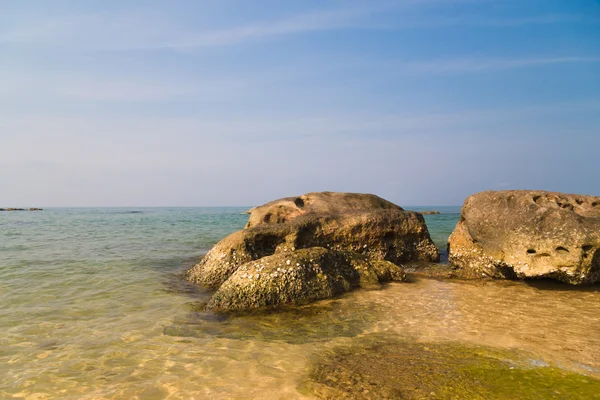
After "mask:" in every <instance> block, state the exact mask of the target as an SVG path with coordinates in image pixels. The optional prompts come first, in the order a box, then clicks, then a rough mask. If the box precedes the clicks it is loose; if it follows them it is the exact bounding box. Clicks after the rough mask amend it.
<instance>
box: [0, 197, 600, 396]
mask: <svg viewBox="0 0 600 400" xmlns="http://www.w3.org/2000/svg"><path fill="white" fill-rule="evenodd" d="M406 208H407V209H412V210H419V209H423V210H425V209H426V208H419V207H406ZM245 209H246V207H238V208H139V209H130V208H127V209H125V208H64V209H60V208H56V209H46V210H44V211H40V212H2V213H0V332H1V334H0V399H4V398H6V399H10V398H26V399H51V398H60V399H63V398H64V399H83V398H90V399H91V398H93V399H97V398H116V399H121V398H122V399H130V398H140V399H163V398H164V399H166V398H169V399H190V398H198V399H200V398H303V397H304V395H301V394H300V393H299V392H298V391H297V385H298V382H299V380H301V379H302V377H303V376H304V375H305V374H306V372H307V371H308V369H309V368H310V363H311V360H312V359H313V357H314V355H315V354H317V353H318V352H322V351H326V350H327V349H329V348H331V347H332V346H335V345H337V344H339V343H340V342H344V341H347V340H350V339H351V338H352V337H356V336H360V335H363V334H367V333H373V332H395V333H398V334H399V335H403V336H406V337H411V338H416V339H418V340H458V341H463V342H468V343H477V344H485V345H500V346H507V347H514V348H518V349H523V350H527V351H530V352H533V353H535V354H536V355H538V356H539V357H540V358H541V359H544V360H548V361H549V362H558V363H561V365H564V366H565V368H568V369H574V370H578V371H584V372H585V371H587V372H588V373H591V374H597V373H598V371H599V370H598V368H600V361H599V360H598V358H597V356H594V354H600V351H598V350H599V349H600V337H599V336H600V335H597V333H598V331H597V330H596V329H597V328H598V327H600V324H599V322H598V321H599V320H598V315H600V312H598V311H599V310H598V306H597V304H600V301H599V300H600V296H599V294H598V292H594V291H577V292H572V291H568V292H563V291H558V292H557V293H558V295H556V294H554V295H549V292H548V291H547V290H542V289H539V288H535V287H531V286H526V285H523V284H516V283H512V284H510V285H506V284H504V283H498V284H495V283H494V284H490V286H489V287H488V288H487V289H482V288H481V287H480V286H477V285H469V284H464V283H453V282H438V281H433V280H423V281H419V282H416V283H413V284H410V285H409V284H392V285H389V287H387V288H386V289H384V290H380V291H370V292H369V291H357V292H353V293H351V294H348V295H346V296H342V297H341V298H339V299H334V300H331V301H325V302H321V303H319V305H318V312H315V309H314V308H310V307H308V308H306V309H302V310H299V311H297V312H295V313H291V314H290V313H280V314H273V315H268V316H248V317H235V318H233V317H232V318H222V317H217V316H214V315H210V314H206V313H204V312H202V311H201V307H200V306H199V304H201V302H202V301H204V300H206V299H207V298H208V296H209V295H210V293H209V292H207V291H206V290H204V289H202V288H199V287H196V286H193V285H190V284H188V283H186V282H185V281H183V279H182V276H181V274H182V273H183V271H185V270H186V269H187V268H189V267H190V266H192V265H193V264H194V263H195V262H197V261H198V260H199V258H200V257H201V255H202V254H204V253H205V252H206V251H207V250H208V249H209V248H210V247H211V246H212V245H214V244H215V243H216V242H217V241H219V240H220V239H221V238H222V237H224V236H225V235H227V234H229V233H231V232H233V231H235V230H238V229H240V228H242V227H243V226H244V225H245V223H246V221H247V218H248V217H247V215H244V214H242V212H243V211H244V210H245ZM436 209H438V210H440V211H441V212H442V214H440V215H427V216H426V221H427V224H428V227H429V230H430V233H431V235H432V238H433V239H434V241H435V242H436V244H437V245H438V246H439V247H440V248H441V249H445V246H446V239H447V237H448V235H449V234H450V232H451V231H452V229H453V228H454V225H455V224H456V222H457V220H458V214H457V212H458V210H459V208H458V207H450V208H444V207H440V208H436ZM532 299H533V300H532ZM515 302H520V303H519V304H521V305H523V304H525V305H526V307H530V308H534V310H529V311H527V309H525V310H524V309H521V308H519V307H517V306H516V304H515ZM403 303H404V306H402V304H403ZM408 304H410V306H409V307H407V306H406V305H408ZM482 304H485V305H487V306H488V307H487V308H486V309H481V305H482ZM553 304H554V305H557V307H563V308H564V309H565V312H564V313H561V312H560V309H559V310H558V311H557V308H556V307H550V310H548V306H549V305H553ZM590 304H591V305H590ZM401 309H402V312H399V311H400V310H401ZM407 309H408V311H407ZM440 310H446V311H444V312H442V313H440ZM549 311H551V312H549ZM490 313H491V314H490ZM532 313H534V314H536V317H535V318H533V317H531V314H532ZM540 314H541V315H542V316H545V317H546V318H547V319H548V320H549V323H548V326H545V325H544V324H543V323H542V326H541V327H540V322H539V317H540ZM490 315H493V316H494V318H492V319H490ZM460 321H462V322H460ZM500 321H501V322H502V324H499V322H500ZM511 321H512V322H511ZM511 323H512V324H513V325H512V326H513V327H517V331H515V332H511V331H510V330H508V331H507V329H506V326H509V325H510V324H511ZM507 324H509V325H507ZM546 329H547V330H548V332H546ZM540 330H541V333H540V332H539V331H540ZM594 332H595V334H594ZM567 340H568V341H569V343H570V346H571V347H572V348H571V349H570V350H569V349H566V350H565V349H564V348H563V347H561V345H560V343H562V342H563V341H567ZM548 349H554V350H553V351H548Z"/></svg>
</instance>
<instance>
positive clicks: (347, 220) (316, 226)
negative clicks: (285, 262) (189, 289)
mask: <svg viewBox="0 0 600 400" xmlns="http://www.w3.org/2000/svg"><path fill="white" fill-rule="evenodd" d="M310 247H324V248H328V249H335V250H345V251H352V252H355V253H357V254H361V255H364V256H366V257H367V258H369V259H372V260H387V261H391V262H393V263H395V264H401V263H405V262H410V261H437V260H439V253H438V250H437V247H436V246H435V244H434V243H433V242H432V241H431V239H430V237H429V232H428V231H427V226H426V225H425V222H424V219H423V216H422V215H421V214H419V213H415V212H408V211H399V210H393V209H390V210H385V209H384V210H374V211H371V210H363V211H356V210H355V211H351V212H347V213H343V214H312V213H311V214H304V215H301V216H298V217H296V218H294V219H293V220H291V221H289V222H286V223H279V224H263V225H259V226H256V227H252V228H246V229H243V230H241V231H238V232H235V233H233V234H231V235H229V236H227V237H226V238H225V239H223V240H221V241H220V242H219V243H217V244H216V245H215V246H214V247H213V248H212V249H211V250H210V251H209V252H208V254H206V256H205V257H204V258H203V259H202V261H201V262H200V263H199V264H197V265H196V266H194V267H193V268H192V269H191V270H189V271H188V274H187V276H188V279H190V280H192V281H194V282H196V283H199V284H202V285H204V286H208V287H213V288H217V287H219V286H220V285H221V284H223V282H225V280H226V279H227V278H229V277H230V276H231V275H232V274H233V273H234V272H235V271H236V270H237V269H238V268H239V266H240V265H242V264H245V263H247V262H249V261H254V260H258V259H260V258H262V257H266V256H270V255H272V254H275V253H280V252H289V251H294V250H298V249H305V248H310Z"/></svg>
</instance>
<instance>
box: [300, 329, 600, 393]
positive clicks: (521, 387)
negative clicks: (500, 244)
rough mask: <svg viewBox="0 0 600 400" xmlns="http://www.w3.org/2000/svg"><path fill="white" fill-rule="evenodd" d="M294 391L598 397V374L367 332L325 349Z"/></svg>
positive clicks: (496, 352)
mask: <svg viewBox="0 0 600 400" xmlns="http://www.w3.org/2000/svg"><path fill="white" fill-rule="evenodd" d="M299 391H300V392H302V393H304V394H307V395H308V394H310V395H313V396H316V397H317V398H321V399H343V398H345V399H482V400H484V399H485V400H487V399H497V400H501V399H503V400H509V399H510V400H512V399H519V400H534V399H565V400H566V399H572V400H584V399H585V400H587V399H600V380H598V379H595V378H591V377H588V376H585V375H580V374H576V373H573V372H568V371H564V370H561V369H558V368H556V367H552V366H549V365H547V364H546V363H544V362H540V361H535V360H532V359H530V358H529V359H528V358H527V357H526V356H525V355H524V354H521V353H517V352H513V351H508V350H497V349H491V348H484V347H470V346H465V345H462V344H458V343H418V342H409V341H404V340H401V339H400V338H398V337H394V336H391V335H377V334H374V335H367V336H364V337H362V338H360V339H355V340H354V341H353V343H352V344H351V345H349V346H345V347H339V348H337V349H334V350H333V351H332V352H331V353H328V354H325V355H324V356H322V357H321V358H320V359H318V360H317V361H316V362H315V364H314V365H313V367H312V369H311V371H310V373H309V376H308V377H307V378H306V379H305V380H304V381H303V382H302V383H301V384H300V385H299Z"/></svg>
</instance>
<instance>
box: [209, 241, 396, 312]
mask: <svg viewBox="0 0 600 400" xmlns="http://www.w3.org/2000/svg"><path fill="white" fill-rule="evenodd" d="M403 279H404V272H403V271H402V268H401V267H398V266H397V265H395V264H392V263H390V262H387V261H377V262H374V263H372V262H369V260H368V259H367V258H366V257H364V256H361V255H359V254H356V253H353V252H340V251H332V250H327V249H324V248H322V247H311V248H308V249H302V250H296V251H292V252H289V253H278V254H274V255H272V256H267V257H263V258H261V259H259V260H256V261H251V262H248V263H246V264H243V265H241V266H240V267H239V268H238V269H237V270H236V271H235V273H233V275H231V276H230V277H229V278H228V279H227V280H226V281H225V282H224V283H223V284H222V285H221V286H220V287H219V289H218V290H217V292H216V293H215V294H214V295H213V297H212V299H211V301H210V302H209V304H208V306H207V308H208V309H211V310H215V311H234V310H247V309H256V308H273V307H278V306H282V305H299V304H305V303H308V302H310V301H314V300H319V299H325V298H330V297H333V296H335V295H337V294H339V293H342V292H346V291H349V290H352V289H354V288H357V287H362V288H366V289H374V288H379V287H380V282H387V281H391V280H396V281H401V280H403Z"/></svg>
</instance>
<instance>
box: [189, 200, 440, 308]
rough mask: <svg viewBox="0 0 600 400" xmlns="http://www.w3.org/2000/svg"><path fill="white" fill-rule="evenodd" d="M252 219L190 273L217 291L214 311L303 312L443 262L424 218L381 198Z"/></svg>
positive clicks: (287, 204) (270, 210) (278, 207)
mask: <svg viewBox="0 0 600 400" xmlns="http://www.w3.org/2000/svg"><path fill="white" fill-rule="evenodd" d="M250 213H251V215H250V218H249V222H248V225H247V226H246V228H245V229H242V230H241V231H238V232H235V233H233V234H231V235H229V236H227V237H226V238H224V239H223V240H221V241H220V242H219V243H217V244H216V245H215V246H214V247H213V248H212V249H211V250H210V251H209V252H208V253H207V254H206V256H205V257H204V258H203V259H202V260H201V261H200V263H198V264H197V265H195V266H194V267H192V268H191V269H190V270H189V271H188V272H187V279H188V280H190V281H192V282H195V283H198V284H201V285H204V286H208V287H211V288H214V289H217V292H216V293H215V295H214V297H213V300H212V301H211V302H210V303H209V306H208V307H209V308H211V309H215V310H240V309H245V308H257V307H272V306H277V305H282V304H301V303H305V302H307V301H312V300H316V299H322V298H326V297H331V296H334V295H336V294H338V293H341V292H343V291H347V290H350V289H353V288H355V287H378V286H379V282H385V281H390V280H400V279H402V278H403V276H404V275H403V272H402V269H401V268H400V267H399V266H398V265H399V264H401V263H405V262H412V261H438V260H439V252H438V250H437V247H436V246H435V244H434V243H433V242H432V241H431V238H430V237H429V232H428V230H427V226H426V225H425V220H424V218H423V216H422V215H421V214H419V213H416V212H411V211H404V210H402V208H400V207H398V206H396V205H394V204H392V203H390V202H388V201H386V200H383V199H381V198H380V197H377V196H374V195H364V194H353V193H331V192H324V193H309V194H306V195H303V196H299V197H289V198H286V199H281V200H277V201H274V202H271V203H268V204H265V205H264V206H260V207H256V208H253V209H252V210H250ZM288 262H289V263H288ZM284 264H285V266H284ZM288 266H291V267H293V268H292V269H290V268H287V267H288ZM277 268H280V269H281V268H285V269H286V273H287V274H289V275H281V274H280V271H279V270H277ZM250 276H251V277H252V278H250ZM257 276H258V280H257ZM292 278H293V279H292Z"/></svg>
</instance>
